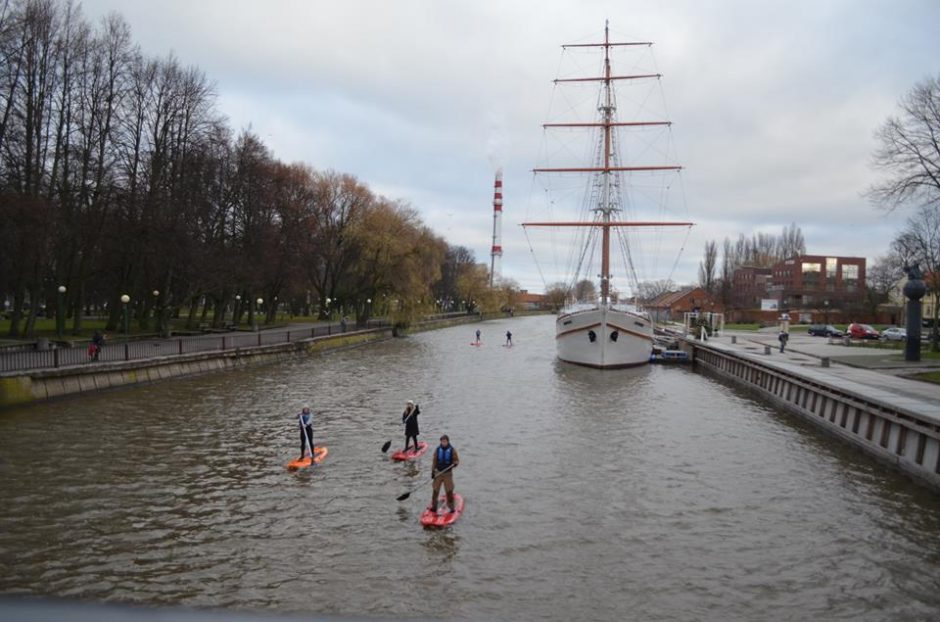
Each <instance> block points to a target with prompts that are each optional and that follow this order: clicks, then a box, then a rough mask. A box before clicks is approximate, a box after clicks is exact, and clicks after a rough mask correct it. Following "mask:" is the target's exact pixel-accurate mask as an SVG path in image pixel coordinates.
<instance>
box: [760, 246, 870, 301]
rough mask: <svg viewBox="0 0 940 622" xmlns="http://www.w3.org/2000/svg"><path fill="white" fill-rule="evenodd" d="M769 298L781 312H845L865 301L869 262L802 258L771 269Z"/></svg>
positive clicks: (838, 258)
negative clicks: (802, 310) (832, 310)
mask: <svg viewBox="0 0 940 622" xmlns="http://www.w3.org/2000/svg"><path fill="white" fill-rule="evenodd" d="M767 298H775V299H776V300H777V301H778V304H779V307H780V308H781V309H816V308H823V307H827V308H831V309H844V308H846V307H850V306H852V305H855V304H858V303H860V302H861V301H862V300H863V299H864V298H865V258H864V257H829V256H826V255H799V256H796V257H791V258H790V259H785V260H783V261H781V262H779V263H776V264H774V265H773V267H771V280H770V285H769V287H768V291H767Z"/></svg>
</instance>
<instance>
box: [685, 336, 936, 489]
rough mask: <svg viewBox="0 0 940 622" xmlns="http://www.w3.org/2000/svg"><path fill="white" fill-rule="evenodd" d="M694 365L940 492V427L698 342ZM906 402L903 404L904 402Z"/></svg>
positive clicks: (859, 394) (692, 347) (847, 389)
mask: <svg viewBox="0 0 940 622" xmlns="http://www.w3.org/2000/svg"><path fill="white" fill-rule="evenodd" d="M684 347H685V348H686V349H687V351H690V353H691V355H692V357H693V360H694V363H695V365H697V366H700V367H702V368H704V369H707V370H710V371H712V372H714V373H716V374H718V375H719V376H722V377H724V378H728V379H730V380H732V381H734V382H736V383H738V384H740V385H743V386H744V387H747V388H749V389H751V390H753V391H755V392H757V393H758V394H760V395H761V396H763V397H765V398H767V399H769V400H770V401H771V402H773V403H775V404H776V405H778V406H781V407H782V408H784V409H785V410H787V411H789V412H792V413H795V414H796V415H799V416H800V417H802V418H803V419H805V420H807V421H810V422H812V423H814V424H816V425H818V426H820V427H822V428H823V429H824V430H826V431H827V432H829V433H831V434H833V435H834V436H836V437H838V438H840V439H842V440H844V441H847V442H848V443H850V444H852V445H854V446H855V447H857V448H860V449H862V450H863V451H865V452H866V453H868V454H871V455H872V456H875V457H876V458H878V459H879V460H880V461H882V462H884V463H887V464H890V465H892V466H895V467H897V468H899V469H901V470H902V471H904V472H905V473H908V474H909V475H911V476H913V477H914V478H915V479H917V480H920V481H922V482H923V483H926V484H927V485H929V486H931V487H933V488H935V489H940V422H938V421H937V420H936V419H935V418H933V417H931V416H928V415H925V414H923V413H918V412H913V411H912V410H910V409H908V408H905V407H904V406H901V405H897V404H891V403H890V402H889V401H887V400H882V399H875V398H873V397H866V396H865V395H864V391H862V390H859V391H853V390H852V388H851V386H850V385H852V384H853V383H851V382H845V383H843V384H844V385H845V386H837V384H836V383H835V382H833V381H831V380H830V381H828V382H826V381H823V380H821V379H819V378H814V377H813V375H812V374H800V373H798V371H794V370H792V368H791V369H781V368H780V367H777V366H774V365H772V364H764V363H761V362H760V361H757V360H754V359H752V358H749V357H747V356H741V355H738V354H736V353H734V352H728V351H725V350H719V349H716V348H712V347H709V346H708V345H705V344H701V343H697V342H685V343H684ZM899 401H901V400H899Z"/></svg>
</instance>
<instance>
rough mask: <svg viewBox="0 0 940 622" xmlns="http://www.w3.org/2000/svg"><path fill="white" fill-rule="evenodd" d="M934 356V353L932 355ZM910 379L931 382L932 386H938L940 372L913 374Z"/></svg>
mask: <svg viewBox="0 0 940 622" xmlns="http://www.w3.org/2000/svg"><path fill="white" fill-rule="evenodd" d="M934 354H935V353H934ZM911 378H916V379H917V380H923V381H924V382H932V383H934V384H940V371H931V372H927V373H926V374H914V375H913V376H911Z"/></svg>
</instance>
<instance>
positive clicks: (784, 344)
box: [777, 331, 790, 352]
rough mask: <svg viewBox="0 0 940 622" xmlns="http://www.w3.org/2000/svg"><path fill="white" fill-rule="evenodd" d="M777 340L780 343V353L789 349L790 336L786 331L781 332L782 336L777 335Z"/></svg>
mask: <svg viewBox="0 0 940 622" xmlns="http://www.w3.org/2000/svg"><path fill="white" fill-rule="evenodd" d="M777 339H778V340H779V341H780V351H781V352H783V349H784V348H785V347H787V340H788V339H790V335H789V334H788V333H785V332H784V331H780V334H779V335H777Z"/></svg>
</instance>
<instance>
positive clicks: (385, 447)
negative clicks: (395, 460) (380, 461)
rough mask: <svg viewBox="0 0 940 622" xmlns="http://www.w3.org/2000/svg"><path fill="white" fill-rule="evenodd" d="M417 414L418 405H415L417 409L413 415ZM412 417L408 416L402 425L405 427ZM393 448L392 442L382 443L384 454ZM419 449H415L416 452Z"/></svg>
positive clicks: (413, 411) (412, 412)
mask: <svg viewBox="0 0 940 622" xmlns="http://www.w3.org/2000/svg"><path fill="white" fill-rule="evenodd" d="M417 412H418V405H417V404H415V408H414V410H412V411H411V415H414V414H415V413H417ZM411 415H408V416H407V417H405V420H404V421H402V422H401V424H402V425H405V424H406V423H408V420H409V419H411ZM391 446H392V441H385V442H384V443H382V453H383V454H384V453H385V452H386V451H388V448H389V447H391ZM417 449H418V448H417V447H415V450H417Z"/></svg>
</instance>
